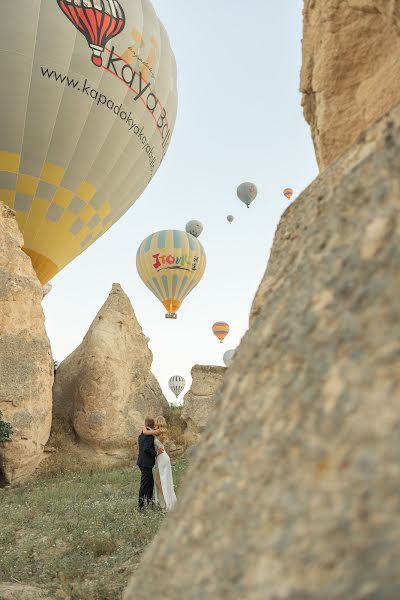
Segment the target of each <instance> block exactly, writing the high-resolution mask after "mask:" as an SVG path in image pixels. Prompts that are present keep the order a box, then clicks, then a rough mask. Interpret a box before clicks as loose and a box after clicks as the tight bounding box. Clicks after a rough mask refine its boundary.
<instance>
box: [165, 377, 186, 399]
mask: <svg viewBox="0 0 400 600" xmlns="http://www.w3.org/2000/svg"><path fill="white" fill-rule="evenodd" d="M168 385H169V389H170V390H171V391H172V392H173V393H174V394H175V396H176V397H177V398H178V397H179V396H180V395H181V393H182V392H183V390H184V389H185V385H186V381H185V379H184V378H183V377H181V375H174V376H173V377H171V378H170V380H169V381H168Z"/></svg>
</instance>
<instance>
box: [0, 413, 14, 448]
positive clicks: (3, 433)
mask: <svg viewBox="0 0 400 600" xmlns="http://www.w3.org/2000/svg"><path fill="white" fill-rule="evenodd" d="M12 434H13V428H12V425H11V424H10V423H7V422H6V421H3V413H2V412H1V410H0V442H9V441H10V439H11V436H12Z"/></svg>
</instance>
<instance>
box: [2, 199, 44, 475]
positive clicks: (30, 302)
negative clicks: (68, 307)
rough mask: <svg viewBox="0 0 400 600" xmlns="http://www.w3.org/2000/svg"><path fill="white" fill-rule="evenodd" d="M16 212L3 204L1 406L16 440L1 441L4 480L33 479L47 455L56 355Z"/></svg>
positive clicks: (40, 293) (40, 289)
mask: <svg viewBox="0 0 400 600" xmlns="http://www.w3.org/2000/svg"><path fill="white" fill-rule="evenodd" d="M22 245H23V239H22V235H21V233H20V231H19V229H18V226H17V222H16V220H15V215H14V213H13V211H11V210H10V209H9V208H7V207H5V206H4V205H3V204H1V203H0V411H1V412H2V413H3V419H4V420H5V421H8V422H11V424H12V426H13V428H14V434H13V436H12V441H11V442H6V443H4V444H3V445H0V479H3V480H5V481H6V482H8V483H14V482H18V481H22V480H24V479H26V478H28V477H29V476H30V475H31V474H32V473H33V471H34V470H35V469H36V467H37V466H38V464H39V463H40V461H41V460H42V458H43V447H44V445H45V444H46V442H47V440H48V437H49V433H50V426H51V406H52V399H51V388H52V384H53V360H52V356H51V350H50V343H49V340H48V338H47V334H46V331H45V327H44V315H43V311H42V307H41V300H42V288H41V285H40V283H39V281H38V279H37V278H36V275H35V272H34V270H33V268H32V264H31V261H30V259H29V258H28V256H27V255H26V254H25V253H24V252H22V250H21V246H22Z"/></svg>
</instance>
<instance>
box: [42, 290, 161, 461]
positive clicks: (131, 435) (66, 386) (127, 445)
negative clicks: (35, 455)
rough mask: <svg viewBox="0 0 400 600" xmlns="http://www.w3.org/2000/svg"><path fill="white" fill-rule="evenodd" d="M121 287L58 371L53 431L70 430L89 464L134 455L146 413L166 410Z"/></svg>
mask: <svg viewBox="0 0 400 600" xmlns="http://www.w3.org/2000/svg"><path fill="white" fill-rule="evenodd" d="M147 341H148V340H147V338H145V336H144V334H143V332H142V328H141V327H140V325H139V323H138V321H137V319H136V317H135V313H134V311H133V308H132V305H131V303H130V301H129V298H128V297H127V296H126V294H125V293H124V292H123V290H122V288H121V286H120V285H119V284H114V285H113V287H112V291H111V293H110V295H109V297H108V299H107V301H106V302H105V304H104V305H103V307H102V308H101V309H100V311H99V313H98V314H97V316H96V318H95V319H94V321H93V323H92V325H91V326H90V328H89V331H88V333H87V334H86V336H85V337H84V339H83V341H82V343H81V345H80V346H79V347H78V348H77V349H76V350H75V351H74V352H73V353H72V354H71V355H70V356H68V358H66V359H65V360H64V361H63V362H62V363H61V365H60V366H59V368H58V370H57V375H56V378H55V384H54V393H53V396H54V411H53V414H54V428H53V429H54V431H57V432H58V433H60V431H62V430H64V431H71V432H72V433H73V435H74V436H76V437H75V440H76V441H77V442H78V445H79V446H80V450H81V451H85V452H82V456H84V453H85V454H86V457H85V459H84V460H85V461H89V462H100V463H102V464H107V463H110V464H113V463H118V462H123V461H125V460H127V459H129V458H131V457H132V449H133V448H134V446H135V445H136V442H137V436H138V431H139V429H140V427H141V426H142V424H143V418H144V416H146V415H147V414H150V415H154V416H156V415H157V414H163V412H164V411H165V410H166V409H167V408H168V403H167V401H166V399H165V398H164V396H163V394H162V392H161V389H160V386H159V385H158V382H157V381H156V379H155V377H154V376H153V375H152V373H151V372H150V367H151V363H152V353H151V351H150V350H149V348H148V345H147Z"/></svg>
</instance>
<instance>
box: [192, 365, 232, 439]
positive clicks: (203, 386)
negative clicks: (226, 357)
mask: <svg viewBox="0 0 400 600" xmlns="http://www.w3.org/2000/svg"><path fill="white" fill-rule="evenodd" d="M225 371H226V368H225V367H217V366H208V365H195V366H194V367H193V368H192V371H191V375H192V386H191V388H190V390H189V391H188V393H187V394H186V395H185V397H184V399H183V409H182V419H183V420H184V421H185V423H186V430H185V433H184V436H185V440H186V443H187V444H188V445H191V444H195V443H196V442H198V441H199V439H200V437H201V434H202V433H203V431H204V429H205V428H206V425H207V422H208V420H209V417H210V415H211V414H212V413H213V412H214V411H215V409H216V401H217V394H218V392H219V390H220V389H221V387H222V384H223V381H224V375H225Z"/></svg>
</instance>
